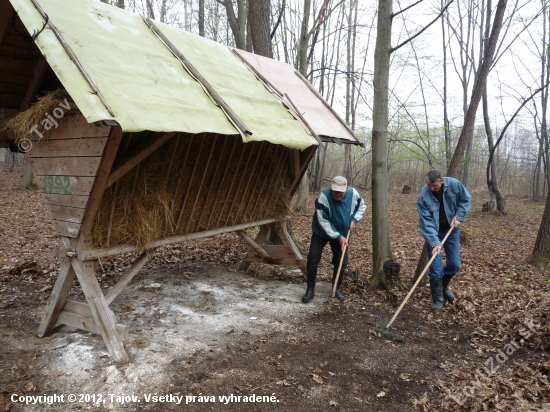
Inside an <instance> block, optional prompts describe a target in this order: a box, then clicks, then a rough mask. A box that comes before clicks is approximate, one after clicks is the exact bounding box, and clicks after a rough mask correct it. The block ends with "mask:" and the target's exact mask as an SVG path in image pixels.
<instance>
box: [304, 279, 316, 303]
mask: <svg viewBox="0 0 550 412" xmlns="http://www.w3.org/2000/svg"><path fill="white" fill-rule="evenodd" d="M314 296H315V282H307V289H306V294H305V295H304V297H303V298H302V303H309V302H311V300H312V299H313V297H314Z"/></svg>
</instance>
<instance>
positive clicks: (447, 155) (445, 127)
mask: <svg viewBox="0 0 550 412" xmlns="http://www.w3.org/2000/svg"><path fill="white" fill-rule="evenodd" d="M444 5H445V2H444V0H441V8H443V7H444ZM441 32H442V37H443V130H444V132H445V160H446V168H448V167H449V164H450V163H451V153H452V151H453V148H452V145H451V131H450V130H449V115H448V113H447V44H446V43H447V40H446V38H445V14H443V15H442V16H441Z"/></svg>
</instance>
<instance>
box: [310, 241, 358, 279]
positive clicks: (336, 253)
mask: <svg viewBox="0 0 550 412" xmlns="http://www.w3.org/2000/svg"><path fill="white" fill-rule="evenodd" d="M327 242H328V243H329V244H330V248H331V249H332V265H333V266H334V270H333V272H332V282H334V279H335V278H336V272H338V266H339V265H340V259H341V258H342V247H341V246H340V242H338V241H337V240H335V239H325V238H323V237H321V236H317V235H316V234H315V233H313V234H312V235H311V243H310V244H309V253H308V255H307V283H308V285H309V284H310V283H312V284H315V279H316V278H317V268H318V267H319V262H321V255H322V254H323V248H324V247H325V245H326V244H327ZM347 266H348V250H347V249H346V255H345V256H344V262H343V263H342V269H341V273H344V271H345V270H346V267H347ZM338 284H339V285H340V284H342V275H341V274H340V279H339V281H338Z"/></svg>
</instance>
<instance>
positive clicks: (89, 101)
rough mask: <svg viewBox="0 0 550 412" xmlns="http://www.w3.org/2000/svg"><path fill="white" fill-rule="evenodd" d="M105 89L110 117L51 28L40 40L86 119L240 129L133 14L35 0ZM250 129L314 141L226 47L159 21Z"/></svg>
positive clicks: (132, 126)
mask: <svg viewBox="0 0 550 412" xmlns="http://www.w3.org/2000/svg"><path fill="white" fill-rule="evenodd" d="M37 1H38V3H39V4H40V6H41V7H42V8H43V9H44V11H45V13H46V14H47V15H48V16H49V18H50V19H51V21H52V23H53V24H54V25H55V26H56V27H57V28H58V29H59V30H60V32H61V35H62V36H63V38H64V39H65V41H66V42H67V43H68V44H69V46H70V47H71V48H72V50H73V51H74V53H75V54H76V56H77V58H78V59H79V60H80V62H81V63H82V65H83V67H84V69H85V70H86V72H87V73H88V74H89V75H90V77H91V78H92V80H93V81H94V82H95V84H96V85H97V87H98V89H99V90H100V91H101V93H102V94H103V96H104V97H105V100H106V101H107V103H108V105H109V106H110V107H111V108H112V110H113V112H114V114H115V116H114V117H112V116H111V115H110V114H109V112H108V110H107V109H106V108H105V106H104V105H103V103H102V102H101V100H100V99H99V98H98V97H97V96H96V95H95V94H94V93H93V91H92V89H91V88H90V86H89V84H88V83H87V82H86V80H85V79H84V77H83V75H82V74H81V73H80V71H79V70H78V68H77V67H76V66H75V64H74V63H73V62H72V61H71V60H70V57H69V55H68V54H67V53H66V51H65V50H64V48H63V46H62V45H61V44H60V42H59V41H58V40H57V38H56V37H55V35H54V33H53V32H52V30H51V29H50V27H49V26H47V28H46V30H44V31H43V32H42V33H41V34H40V35H39V36H38V38H37V39H36V43H37V45H38V47H39V48H40V50H41V51H42V53H43V54H44V56H45V57H46V59H47V61H48V63H49V64H50V66H51V67H52V69H53V70H54V71H55V73H56V75H57V76H58V78H59V80H60V81H61V82H62V84H63V86H64V87H65V88H66V89H67V91H68V92H69V94H70V95H71V96H72V98H73V99H74V101H75V103H76V104H77V105H78V107H79V109H80V110H81V111H82V113H83V115H84V116H85V117H86V119H87V120H88V121H89V122H94V121H98V120H104V119H114V120H116V121H117V122H118V123H119V124H120V125H121V127H122V129H123V130H124V131H129V132H136V131H141V130H152V131H158V132H163V131H164V132H170V131H182V132H188V133H203V132H209V133H219V134H225V135H230V134H237V133H238V131H237V130H236V129H235V128H234V127H233V125H232V124H231V123H230V121H229V120H228V119H227V117H226V116H225V114H224V113H223V111H222V110H221V109H220V108H219V107H217V106H216V105H215V104H214V103H213V102H212V100H211V99H210V98H209V97H208V95H207V94H206V93H205V92H204V90H203V89H202V86H201V85H200V84H199V83H198V82H197V81H195V80H194V79H193V78H192V77H191V76H190V75H189V74H188V73H187V71H186V70H185V69H184V68H183V67H182V65H181V63H180V62H179V60H178V59H177V58H176V57H174V55H173V54H172V53H171V52H170V50H169V49H168V48H167V47H166V46H165V45H164V44H163V43H162V42H161V41H160V40H159V39H158V38H157V37H156V36H155V35H154V34H153V33H152V32H151V31H150V30H149V28H148V27H147V25H146V24H145V22H144V21H143V20H142V18H141V17H140V16H138V15H136V14H133V13H130V12H127V11H125V10H121V9H119V8H116V7H113V6H109V5H107V4H104V3H101V2H99V1H94V0H71V1H66V0H37ZM10 2H11V3H12V5H13V7H14V9H15V10H16V11H17V12H18V13H19V15H20V17H21V20H22V21H23V23H24V24H25V26H26V27H27V30H28V31H29V32H30V33H32V32H33V31H34V30H37V29H40V28H41V27H42V25H43V19H42V17H41V15H40V13H39V12H38V11H37V10H36V8H35V6H34V5H33V3H32V2H31V1H30V0H10ZM157 24H158V25H159V27H160V28H161V30H162V31H163V32H164V33H165V35H166V36H167V37H168V38H169V39H170V40H171V41H172V42H173V43H174V44H175V45H176V47H178V48H180V51H181V52H182V53H183V54H184V55H185V56H186V57H187V58H188V59H189V60H190V61H191V62H192V63H193V65H195V66H196V67H197V68H198V69H199V71H200V72H201V74H202V75H203V76H204V77H205V78H206V80H207V81H208V82H210V83H211V84H212V86H213V87H214V89H216V91H217V92H218V93H219V94H220V95H221V96H222V97H223V98H224V100H225V101H226V102H227V103H228V104H229V106H230V107H231V108H232V109H233V110H234V111H235V112H236V113H237V115H238V116H239V117H240V118H241V119H242V120H243V121H244V123H245V124H246V125H247V126H248V127H249V128H250V129H251V130H252V133H253V135H252V136H244V138H245V139H246V141H250V140H268V141H270V142H272V143H276V144H283V145H285V146H288V147H292V148H297V149H304V148H306V147H308V146H311V145H315V144H317V142H316V140H315V139H314V138H313V137H312V136H310V135H308V134H307V133H306V132H305V130H304V129H303V128H302V127H301V125H300V124H299V122H297V121H296V120H295V119H294V118H293V117H292V116H291V115H290V114H289V113H288V111H287V110H286V109H285V108H284V106H283V105H282V104H281V103H280V102H279V101H278V100H277V99H276V98H275V97H273V96H272V95H271V94H270V93H269V92H268V91H267V90H266V89H265V88H264V86H263V85H262V83H260V82H259V81H257V80H256V78H255V77H254V76H253V75H252V73H250V72H249V71H248V69H247V68H246V67H245V66H244V65H243V64H242V63H241V62H240V61H239V59H237V58H236V57H235V56H234V55H233V54H232V53H231V51H229V49H228V48H227V47H226V46H224V45H221V44H218V43H215V42H213V41H211V40H207V39H204V38H201V37H198V36H194V35H192V34H190V33H187V32H184V31H182V30H179V29H176V28H173V27H170V26H167V25H164V24H161V23H157Z"/></svg>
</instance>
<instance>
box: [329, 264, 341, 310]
mask: <svg viewBox="0 0 550 412" xmlns="http://www.w3.org/2000/svg"><path fill="white" fill-rule="evenodd" d="M335 271H337V269H335ZM343 273H344V271H343V270H341V272H340V279H338V285H337V286H336V291H335V292H334V297H335V298H336V299H338V300H339V301H340V302H343V301H344V295H342V292H341V291H340V288H341V287H342V278H343ZM335 280H336V273H333V274H332V287H333V288H334V281H335ZM331 292H332V289H331Z"/></svg>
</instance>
